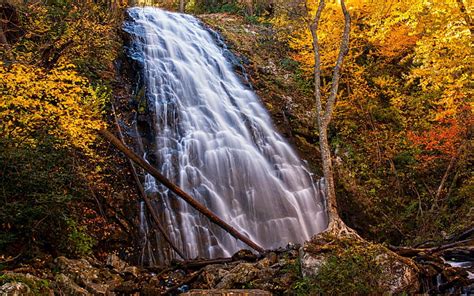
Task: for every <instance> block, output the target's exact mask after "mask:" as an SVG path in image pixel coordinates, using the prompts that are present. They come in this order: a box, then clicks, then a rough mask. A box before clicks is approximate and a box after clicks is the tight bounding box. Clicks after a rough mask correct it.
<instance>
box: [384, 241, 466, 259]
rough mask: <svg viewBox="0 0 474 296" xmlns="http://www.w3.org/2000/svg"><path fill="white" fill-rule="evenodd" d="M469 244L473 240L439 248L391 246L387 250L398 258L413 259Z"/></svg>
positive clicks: (448, 244)
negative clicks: (420, 255) (421, 254)
mask: <svg viewBox="0 0 474 296" xmlns="http://www.w3.org/2000/svg"><path fill="white" fill-rule="evenodd" d="M470 242H474V239H473V238H471V239H466V240H462V241H458V242H453V243H447V244H444V245H440V246H437V247H430V248H410V247H397V246H392V245H389V246H388V248H389V249H390V250H392V251H394V252H395V253H397V254H398V255H400V256H403V257H414V256H417V255H418V254H420V253H424V254H434V253H438V252H442V251H444V250H448V249H451V248H454V247H457V246H460V245H464V244H467V243H470Z"/></svg>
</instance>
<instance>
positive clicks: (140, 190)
mask: <svg viewBox="0 0 474 296" xmlns="http://www.w3.org/2000/svg"><path fill="white" fill-rule="evenodd" d="M112 113H113V115H114V121H115V127H116V128H117V132H118V134H119V137H120V140H121V141H122V144H123V145H124V146H125V139H124V137H123V133H122V129H121V128H120V125H119V122H118V119H117V114H116V112H115V107H114V105H113V104H112ZM128 165H129V167H130V171H131V173H132V176H133V179H134V181H135V185H136V186H137V190H138V193H139V194H140V197H141V198H142V199H143V200H144V201H145V204H146V206H147V208H148V211H149V212H150V214H151V217H152V218H153V221H154V222H155V225H156V228H158V231H159V232H160V233H161V235H163V238H164V239H165V240H166V242H168V244H169V245H170V246H171V248H172V249H173V250H174V251H175V252H176V254H178V255H179V257H181V258H183V259H186V256H185V255H184V253H183V252H182V251H181V250H180V249H179V248H178V247H177V246H176V245H175V244H174V243H173V241H172V240H171V238H170V237H169V235H168V233H167V232H166V230H165V228H164V227H163V226H162V225H161V222H160V219H159V218H158V215H157V214H156V212H155V208H154V207H153V205H152V204H151V201H150V199H149V198H148V196H147V194H146V193H145V190H144V189H143V185H142V183H141V182H140V179H139V178H138V174H137V170H136V169H135V165H134V164H133V162H132V160H131V159H130V158H128Z"/></svg>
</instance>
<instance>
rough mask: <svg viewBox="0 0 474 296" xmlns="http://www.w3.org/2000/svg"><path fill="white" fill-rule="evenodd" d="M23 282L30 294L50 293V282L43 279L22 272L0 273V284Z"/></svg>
mask: <svg viewBox="0 0 474 296" xmlns="http://www.w3.org/2000/svg"><path fill="white" fill-rule="evenodd" d="M14 282H16V283H23V284H25V285H27V286H28V287H29V288H30V290H31V294H32V295H50V286H51V284H50V282H49V281H48V280H44V279H37V278H34V277H32V276H28V275H23V274H9V273H6V274H2V275H0V286H1V285H4V284H6V283H14Z"/></svg>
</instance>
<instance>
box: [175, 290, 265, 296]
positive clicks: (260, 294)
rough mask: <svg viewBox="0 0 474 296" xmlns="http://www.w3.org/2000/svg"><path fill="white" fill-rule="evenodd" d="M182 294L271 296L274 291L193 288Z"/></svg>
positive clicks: (196, 295) (192, 295)
mask: <svg viewBox="0 0 474 296" xmlns="http://www.w3.org/2000/svg"><path fill="white" fill-rule="evenodd" d="M181 295H186V296H198V295H211V296H270V295H272V293H270V292H266V291H262V290H237V289H234V290H191V291H189V292H186V293H183V294H181Z"/></svg>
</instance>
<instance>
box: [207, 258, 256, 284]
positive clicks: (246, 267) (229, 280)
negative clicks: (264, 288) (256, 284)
mask: <svg viewBox="0 0 474 296" xmlns="http://www.w3.org/2000/svg"><path fill="white" fill-rule="evenodd" d="M258 272H259V269H258V268H256V267H255V265H254V264H252V263H240V264H239V265H237V266H235V267H234V268H232V269H231V270H230V271H229V273H228V274H227V275H225V276H224V277H223V278H222V280H221V281H220V282H219V283H218V284H217V285H216V288H217V289H231V288H233V287H235V286H236V285H243V284H249V283H250V282H251V281H252V280H253V279H255V278H256V277H257V275H258Z"/></svg>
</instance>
